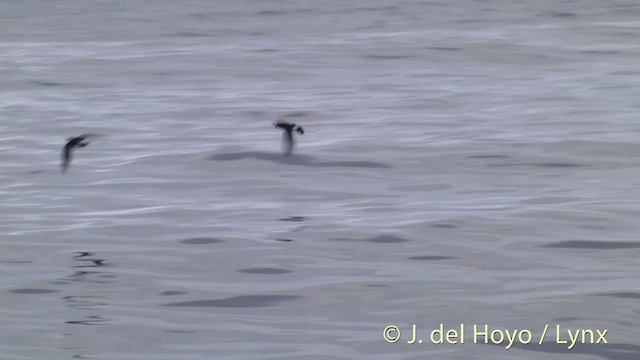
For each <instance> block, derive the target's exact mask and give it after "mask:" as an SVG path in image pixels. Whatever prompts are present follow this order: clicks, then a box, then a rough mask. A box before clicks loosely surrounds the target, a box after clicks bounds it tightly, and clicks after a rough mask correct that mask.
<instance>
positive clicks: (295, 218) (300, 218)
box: [278, 216, 307, 222]
mask: <svg viewBox="0 0 640 360" xmlns="http://www.w3.org/2000/svg"><path fill="white" fill-rule="evenodd" d="M278 220H280V221H291V222H301V221H305V220H307V218H306V217H304V216H289V217H288V218H282V219H278Z"/></svg>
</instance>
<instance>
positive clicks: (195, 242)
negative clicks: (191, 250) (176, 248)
mask: <svg viewBox="0 0 640 360" xmlns="http://www.w3.org/2000/svg"><path fill="white" fill-rule="evenodd" d="M180 242H181V243H183V244H188V245H205V244H220V243H223V242H224V241H223V240H220V239H216V238H205V237H201V238H191V239H185V240H180Z"/></svg>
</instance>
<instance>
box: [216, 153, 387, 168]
mask: <svg viewBox="0 0 640 360" xmlns="http://www.w3.org/2000/svg"><path fill="white" fill-rule="evenodd" d="M244 159H256V160H266V161H272V162H276V163H280V164H286V165H299V166H309V167H353V168H389V166H388V165H386V164H383V163H379V162H373V161H316V160H315V159H314V158H313V157H311V156H308V155H292V156H284V155H282V154H277V153H261V152H241V153H225V154H216V155H212V156H211V157H209V160H216V161H237V160H244Z"/></svg>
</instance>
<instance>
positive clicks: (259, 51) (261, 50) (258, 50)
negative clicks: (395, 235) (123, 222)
mask: <svg viewBox="0 0 640 360" xmlns="http://www.w3.org/2000/svg"><path fill="white" fill-rule="evenodd" d="M254 52H257V53H274V52H280V50H278V49H257V50H254Z"/></svg>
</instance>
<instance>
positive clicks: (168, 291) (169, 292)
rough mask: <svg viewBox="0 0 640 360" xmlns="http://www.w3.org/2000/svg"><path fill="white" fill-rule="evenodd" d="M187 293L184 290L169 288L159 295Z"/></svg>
mask: <svg viewBox="0 0 640 360" xmlns="http://www.w3.org/2000/svg"><path fill="white" fill-rule="evenodd" d="M184 294H186V292H184V291H177V290H167V291H163V292H161V293H160V294H158V295H162V296H173V295H184Z"/></svg>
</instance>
